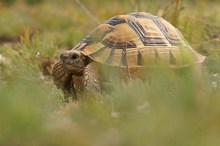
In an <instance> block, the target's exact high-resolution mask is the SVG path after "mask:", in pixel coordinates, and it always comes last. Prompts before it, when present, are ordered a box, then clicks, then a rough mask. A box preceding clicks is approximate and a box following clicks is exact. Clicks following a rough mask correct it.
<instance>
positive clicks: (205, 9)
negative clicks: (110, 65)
mask: <svg viewBox="0 0 220 146" xmlns="http://www.w3.org/2000/svg"><path fill="white" fill-rule="evenodd" d="M219 8H220V1H219V0H111V1H110V0H109V1H104V0H0V145H1V146H15V145H16V146H37V145H41V146H44V145H45V146H50V145H51V146H64V145H72V146H141V145H144V146H145V145H149V146H165V145H167V146H177V145H178V146H195V145H199V146H218V145H220V139H219V137H220V106H219V105H220V86H219V82H220V78H219V72H220V69H219V66H220V59H219V55H220V51H219V49H220V9H219ZM133 11H144V12H150V13H152V14H154V15H159V16H162V17H164V18H165V19H167V20H168V21H169V22H171V23H172V24H173V25H174V26H175V27H177V28H178V29H180V31H181V32H182V33H183V35H184V37H185V38H186V40H188V41H189V43H190V44H191V46H192V47H193V48H194V49H195V50H197V51H198V52H199V53H201V54H203V55H205V56H207V58H208V59H207V61H206V63H205V64H204V66H203V67H202V71H201V76H202V78H201V79H200V80H194V78H193V75H191V74H188V72H187V71H185V70H180V71H178V72H176V73H174V72H172V71H170V70H163V71H157V70H155V71H153V74H154V80H153V81H152V83H151V85H150V86H149V85H148V82H147V81H141V80H136V81H134V82H132V83H130V84H128V85H126V86H125V85H124V84H118V83H117V82H116V81H113V83H112V84H113V86H114V90H113V92H111V93H109V94H106V95H104V97H103V98H101V99H100V100H98V101H97V102H95V103H94V102H92V103H91V102H85V101H80V102H77V103H71V104H69V105H67V106H65V107H64V103H63V102H62V98H63V94H62V92H61V91H60V90H58V89H57V88H56V87H55V86H54V85H53V82H52V80H51V78H50V76H48V75H49V72H50V69H51V65H52V64H53V62H54V61H56V59H57V57H58V56H59V53H60V52H61V51H62V50H65V49H71V48H72V47H73V46H74V45H76V44H77V43H78V42H79V41H80V40H82V39H83V37H85V36H86V35H87V34H88V33H89V32H90V31H91V30H92V29H93V28H95V27H96V26H97V25H98V24H101V23H102V22H104V21H105V20H107V19H109V18H110V17H112V16H114V15H118V14H126V13H130V12H133Z"/></svg>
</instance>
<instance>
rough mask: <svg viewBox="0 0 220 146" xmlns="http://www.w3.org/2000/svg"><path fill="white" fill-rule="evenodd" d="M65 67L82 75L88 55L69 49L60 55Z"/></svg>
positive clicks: (73, 72) (75, 73)
mask: <svg viewBox="0 0 220 146" xmlns="http://www.w3.org/2000/svg"><path fill="white" fill-rule="evenodd" d="M60 61H61V62H62V64H63V67H64V68H65V69H66V70H67V71H69V72H71V73H72V74H74V75H82V74H83V70H84V69H85V66H86V65H87V64H88V63H87V57H86V56H85V55H83V54H82V53H81V52H80V51H77V50H68V51H65V52H63V53H62V54H61V55H60Z"/></svg>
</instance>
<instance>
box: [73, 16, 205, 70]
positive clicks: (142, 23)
mask: <svg viewBox="0 0 220 146" xmlns="http://www.w3.org/2000/svg"><path fill="white" fill-rule="evenodd" d="M73 49H75V50H79V51H81V52H82V53H83V54H84V55H86V56H88V57H89V58H91V59H92V60H94V61H96V62H99V63H103V64H108V65H112V66H122V67H123V66H127V67H128V66H129V67H141V66H147V67H148V65H149V64H151V65H152V63H153V64H154V63H155V62H156V61H157V60H162V62H163V63H164V64H167V65H169V66H171V67H183V66H188V65H190V64H195V63H202V62H203V61H204V60H205V57H204V56H202V55H200V54H198V53H197V52H195V51H194V50H193V49H192V48H191V47H190V45H189V44H188V43H187V41H186V40H185V39H184V38H183V36H182V34H181V33H180V32H179V30H177V29H176V28H175V27H174V26H172V25H171V24H170V23H169V22H167V21H166V20H164V19H163V18H160V17H157V16H154V15H152V14H149V13H144V12H135V13H130V14H127V15H118V16H115V17H113V18H111V19H109V20H107V21H106V22H105V23H104V24H101V25H99V26H98V27H97V28H96V29H95V30H93V31H92V32H91V33H90V34H89V35H88V36H87V37H86V38H85V39H83V41H82V42H81V43H79V44H78V45H77V46H76V47H74V48H73Z"/></svg>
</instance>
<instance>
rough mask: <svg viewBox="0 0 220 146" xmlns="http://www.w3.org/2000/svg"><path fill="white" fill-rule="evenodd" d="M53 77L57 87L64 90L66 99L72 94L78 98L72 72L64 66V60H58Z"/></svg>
mask: <svg viewBox="0 0 220 146" xmlns="http://www.w3.org/2000/svg"><path fill="white" fill-rule="evenodd" d="M52 77H53V81H54V84H55V85H56V86H57V88H58V89H61V90H62V91H63V93H64V100H67V99H68V97H69V96H72V98H77V97H76V93H75V88H74V83H73V79H72V74H71V73H70V72H68V71H67V70H66V69H65V68H64V67H63V65H62V62H58V63H56V64H55V65H54V67H53V70H52Z"/></svg>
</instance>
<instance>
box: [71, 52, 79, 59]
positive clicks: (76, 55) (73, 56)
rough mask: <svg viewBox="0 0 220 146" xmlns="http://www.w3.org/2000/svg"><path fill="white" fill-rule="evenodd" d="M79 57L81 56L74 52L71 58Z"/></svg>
mask: <svg viewBox="0 0 220 146" xmlns="http://www.w3.org/2000/svg"><path fill="white" fill-rule="evenodd" d="M78 58H79V55H78V54H76V53H74V54H72V56H71V59H73V60H76V59H78Z"/></svg>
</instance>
